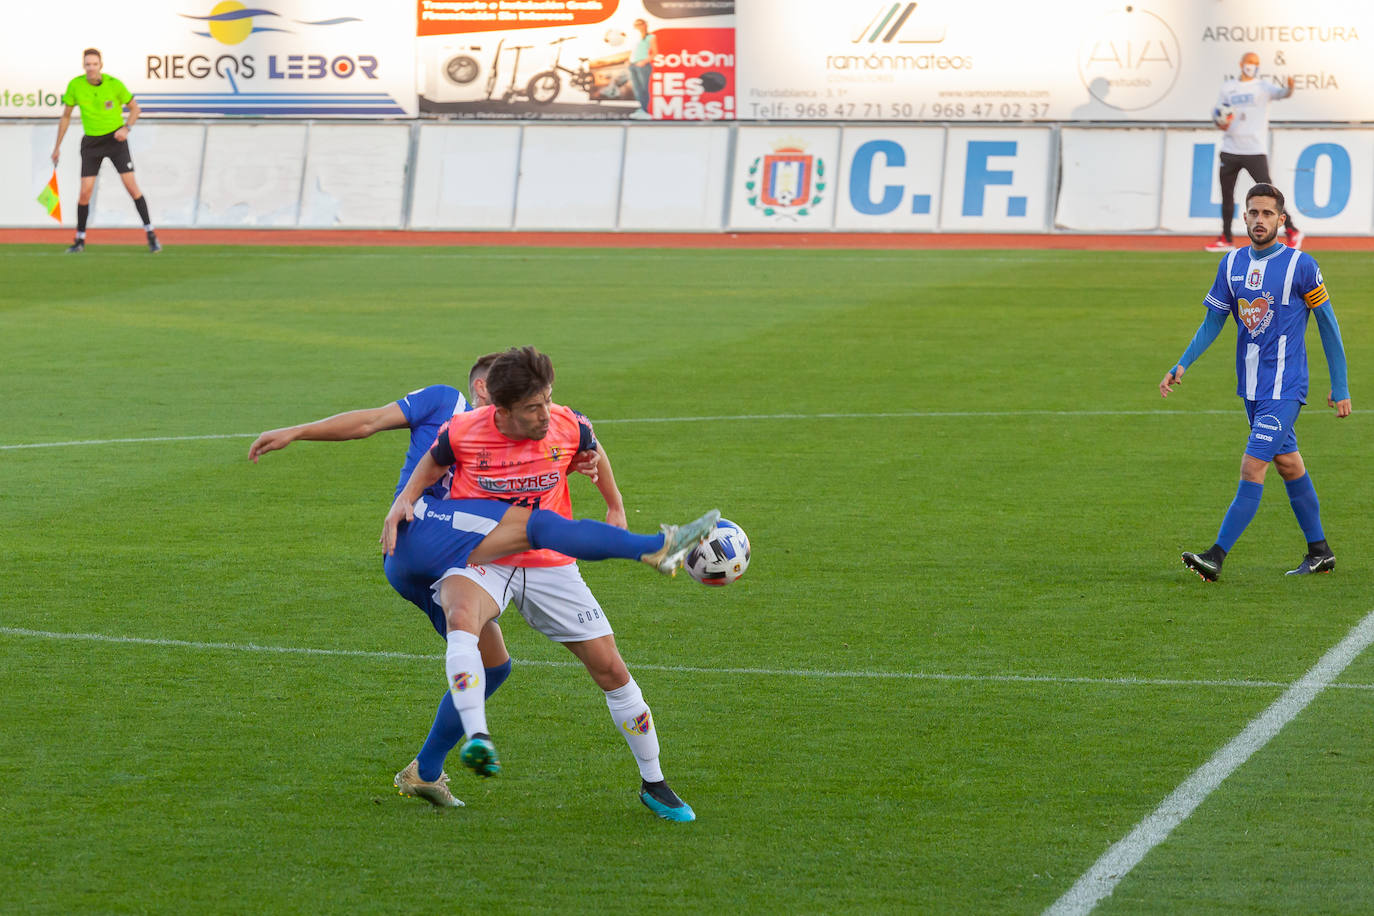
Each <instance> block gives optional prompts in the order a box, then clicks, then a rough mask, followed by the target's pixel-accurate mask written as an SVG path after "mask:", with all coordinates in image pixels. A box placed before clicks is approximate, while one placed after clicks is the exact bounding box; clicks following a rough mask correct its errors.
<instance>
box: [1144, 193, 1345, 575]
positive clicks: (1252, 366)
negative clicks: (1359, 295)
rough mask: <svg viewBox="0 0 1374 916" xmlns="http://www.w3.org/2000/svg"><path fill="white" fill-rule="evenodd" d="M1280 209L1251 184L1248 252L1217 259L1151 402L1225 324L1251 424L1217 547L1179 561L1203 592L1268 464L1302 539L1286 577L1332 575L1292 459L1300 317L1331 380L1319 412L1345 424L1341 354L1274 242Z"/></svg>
mask: <svg viewBox="0 0 1374 916" xmlns="http://www.w3.org/2000/svg"><path fill="white" fill-rule="evenodd" d="M1283 203H1284V202H1283V193H1282V192H1281V191H1279V190H1278V189H1277V188H1275V187H1274V186H1273V185H1270V184H1257V185H1255V186H1254V187H1253V188H1251V189H1250V192H1249V193H1248V194H1247V195H1246V197H1245V227H1246V230H1247V232H1248V234H1249V236H1250V245H1249V247H1246V248H1242V249H1237V250H1235V251H1231V252H1229V253H1228V254H1227V255H1226V256H1225V257H1223V258H1222V259H1221V264H1220V265H1218V267H1217V276H1216V281H1215V282H1214V283H1213V284H1212V288H1211V290H1209V291H1208V293H1207V297H1206V306H1207V317H1206V318H1204V319H1203V321H1202V325H1201V326H1200V327H1199V328H1198V329H1197V333H1196V334H1195V335H1194V336H1193V340H1192V342H1191V343H1189V344H1188V348H1187V349H1186V350H1185V351H1184V353H1183V356H1182V357H1181V358H1180V359H1179V361H1178V363H1177V364H1175V365H1174V367H1173V368H1172V369H1170V370H1169V372H1168V374H1167V375H1165V376H1164V379H1163V380H1162V381H1161V382H1160V383H1159V393H1160V394H1161V395H1163V396H1164V397H1168V396H1169V393H1170V392H1171V391H1172V390H1173V389H1174V387H1175V386H1176V385H1178V384H1179V383H1180V382H1182V381H1183V373H1184V372H1185V371H1186V370H1187V368H1188V367H1189V366H1191V365H1192V364H1193V362H1194V361H1195V360H1197V358H1198V357H1199V356H1201V355H1202V353H1203V351H1204V350H1206V349H1207V347H1209V346H1210V345H1211V343H1212V341H1214V340H1216V338H1217V334H1219V333H1220V332H1221V328H1222V326H1223V325H1224V324H1226V318H1227V316H1228V315H1229V316H1231V317H1232V318H1234V319H1235V322H1236V380H1237V384H1236V389H1237V390H1236V393H1237V394H1238V395H1240V397H1241V398H1243V399H1244V402H1245V414H1246V416H1247V417H1248V418H1249V421H1250V438H1249V439H1248V440H1247V442H1246V444H1245V454H1244V455H1243V456H1242V458H1241V467H1240V486H1239V487H1238V488H1237V490H1236V498H1235V499H1234V500H1233V501H1232V502H1231V506H1230V508H1228V509H1227V510H1226V515H1225V517H1224V518H1223V519H1222V522H1221V530H1220V531H1219V532H1218V534H1217V539H1216V543H1214V544H1213V545H1212V546H1211V547H1210V548H1209V549H1207V550H1206V551H1204V552H1202V553H1187V552H1185V553H1184V554H1183V565H1185V566H1187V567H1188V568H1189V569H1191V570H1193V571H1194V572H1196V573H1197V574H1198V575H1199V576H1201V577H1202V578H1203V579H1205V580H1206V581H1208V582H1215V581H1216V579H1217V576H1218V575H1220V573H1221V564H1222V561H1223V560H1224V559H1225V558H1226V554H1227V553H1228V552H1230V550H1231V548H1232V547H1234V546H1235V543H1236V540H1237V539H1238V538H1239V537H1240V535H1241V533H1242V532H1243V531H1244V530H1245V527H1246V526H1247V525H1249V524H1250V520H1251V519H1253V518H1254V517H1255V512H1256V511H1257V510H1258V509H1259V503H1260V496H1261V494H1262V493H1263V492H1264V477H1265V473H1266V472H1267V471H1268V470H1269V465H1270V464H1271V463H1272V464H1274V465H1275V466H1276V467H1277V468H1278V469H1279V475H1280V476H1281V477H1282V478H1283V480H1284V483H1285V485H1286V487H1287V489H1288V499H1289V502H1290V504H1291V505H1292V507H1293V514H1294V515H1296V516H1297V519H1298V524H1299V525H1300V526H1301V528H1302V531H1303V534H1304V536H1305V537H1306V538H1307V555H1306V556H1305V557H1304V558H1303V561H1302V563H1300V564H1299V565H1298V567H1297V568H1296V569H1293V570H1290V571H1289V575H1293V574H1302V573H1317V572H1330V571H1331V570H1333V569H1335V568H1336V557H1335V554H1334V553H1332V551H1331V547H1330V545H1328V544H1327V542H1326V534H1325V532H1324V531H1323V529H1322V523H1321V511H1320V507H1319V505H1318V502H1317V491H1316V490H1315V489H1314V488H1313V486H1312V478H1311V477H1310V476H1309V475H1308V473H1307V467H1306V465H1304V464H1303V460H1302V455H1301V454H1300V453H1299V452H1298V438H1297V434H1296V433H1295V432H1294V428H1293V427H1294V424H1295V423H1296V422H1297V419H1298V413H1299V411H1301V410H1302V406H1303V405H1304V404H1306V403H1307V380H1308V378H1307V345H1306V341H1305V334H1306V331H1307V318H1308V316H1309V315H1312V316H1314V317H1315V318H1316V319H1317V330H1318V332H1319V333H1320V335H1321V341H1322V349H1323V351H1324V352H1325V353H1326V363H1327V367H1328V369H1329V371H1330V375H1331V390H1330V392H1329V393H1328V394H1327V398H1326V403H1327V405H1328V406H1331V407H1334V408H1336V416H1337V417H1347V416H1349V415H1350V389H1349V386H1348V383H1347V381H1346V366H1345V347H1344V346H1343V344H1342V343H1341V329H1340V325H1339V324H1337V323H1336V313H1335V311H1334V310H1333V309H1332V308H1331V303H1330V301H1329V300H1328V297H1327V292H1326V284H1325V282H1324V281H1323V280H1322V272H1321V269H1320V268H1319V267H1318V266H1317V261H1316V259H1315V258H1313V257H1312V256H1311V255H1310V254H1307V253H1305V252H1301V251H1298V250H1296V249H1293V248H1289V247H1288V246H1286V245H1284V244H1283V243H1282V242H1280V241H1278V233H1279V230H1280V229H1282V228H1283V224H1284V221H1285V217H1284V210H1283Z"/></svg>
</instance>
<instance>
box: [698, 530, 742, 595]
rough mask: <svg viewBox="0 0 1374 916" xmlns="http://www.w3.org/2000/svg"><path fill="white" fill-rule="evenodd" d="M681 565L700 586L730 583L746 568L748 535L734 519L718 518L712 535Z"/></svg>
mask: <svg viewBox="0 0 1374 916" xmlns="http://www.w3.org/2000/svg"><path fill="white" fill-rule="evenodd" d="M683 565H684V566H685V567H686V569H687V573H688V574H689V575H690V576H691V577H692V578H693V579H696V580H697V581H698V582H700V583H701V584H702V585H729V584H730V583H731V582H734V581H735V580H736V579H738V578H739V577H740V576H742V575H744V571H745V570H746V569H748V568H749V535H747V534H745V533H744V529H743V528H741V527H740V526H739V525H736V524H735V523H734V522H732V521H728V520H726V519H721V520H720V521H718V522H716V529H715V530H714V531H712V532H711V535H710V536H709V537H708V538H706V540H704V541H702V542H701V543H700V544H698V545H697V546H695V547H693V548H692V550H691V551H690V552H689V553H688V554H687V559H686V560H684V561H683Z"/></svg>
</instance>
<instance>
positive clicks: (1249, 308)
mask: <svg viewBox="0 0 1374 916" xmlns="http://www.w3.org/2000/svg"><path fill="white" fill-rule="evenodd" d="M1236 305H1237V306H1238V307H1239V310H1240V320H1241V323H1242V324H1244V325H1245V327H1246V328H1248V329H1249V331H1250V333H1251V334H1254V333H1255V330H1256V329H1257V328H1258V327H1259V326H1260V325H1261V324H1263V323H1264V317H1265V316H1266V315H1268V314H1269V299H1268V298H1267V297H1265V296H1256V297H1255V298H1253V299H1248V300H1247V299H1241V298H1239V297H1237V298H1236Z"/></svg>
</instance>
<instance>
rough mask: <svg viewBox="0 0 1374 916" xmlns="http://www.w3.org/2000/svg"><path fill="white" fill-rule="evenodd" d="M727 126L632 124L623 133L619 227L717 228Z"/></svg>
mask: <svg viewBox="0 0 1374 916" xmlns="http://www.w3.org/2000/svg"><path fill="white" fill-rule="evenodd" d="M729 148H730V130H729V128H727V127H688V126H674V127H650V126H648V125H635V126H634V127H632V128H631V129H630V130H629V132H628V133H627V134H626V137H625V175H624V180H623V183H622V185H621V193H620V228H622V229H651V230H652V229H661V230H673V229H678V230H692V229H716V230H718V229H720V228H721V226H722V225H723V223H724V221H725V208H724V206H723V201H724V200H725V174H726V171H727V168H728V166H729V162H728V158H727V157H728V156H729Z"/></svg>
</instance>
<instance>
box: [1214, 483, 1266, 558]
mask: <svg viewBox="0 0 1374 916" xmlns="http://www.w3.org/2000/svg"><path fill="white" fill-rule="evenodd" d="M1263 493H1264V484H1262V483H1253V482H1251V481H1249V480H1242V481H1241V482H1240V486H1239V487H1237V488H1236V498H1235V499H1233V500H1231V507H1230V508H1229V509H1227V510H1226V517H1225V518H1223V519H1222V520H1221V530H1220V531H1218V532H1217V544H1219V545H1220V546H1221V549H1222V550H1224V551H1226V552H1227V553H1230V552H1231V548H1232V547H1234V546H1236V541H1237V540H1238V539H1239V538H1240V536H1241V533H1242V532H1243V531H1245V526H1246V525H1249V524H1250V521H1251V519H1253V518H1254V517H1255V513H1256V512H1258V511H1259V504H1260V496H1261V495H1263Z"/></svg>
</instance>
